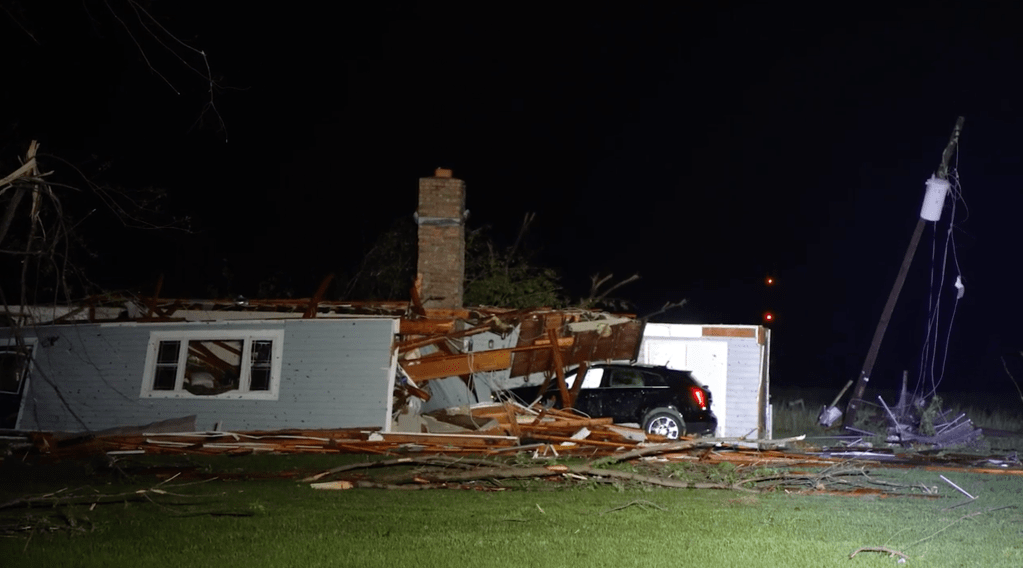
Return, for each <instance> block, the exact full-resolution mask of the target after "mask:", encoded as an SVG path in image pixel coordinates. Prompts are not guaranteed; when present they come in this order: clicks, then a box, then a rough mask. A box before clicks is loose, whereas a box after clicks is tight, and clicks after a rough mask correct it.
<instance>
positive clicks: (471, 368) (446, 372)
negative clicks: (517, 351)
mask: <svg viewBox="0 0 1023 568" xmlns="http://www.w3.org/2000/svg"><path fill="white" fill-rule="evenodd" d="M401 367H402V368H403V369H405V372H406V373H408V376H409V378H411V379H412V380H413V381H415V382H416V383H417V384H418V383H421V382H423V381H429V380H433V379H441V378H444V377H457V376H459V375H468V374H470V373H476V372H479V371H499V370H501V369H507V368H509V367H511V349H495V350H493V351H479V352H477V353H465V354H461V355H447V356H441V357H427V358H423V359H411V360H407V361H403V362H402V363H401Z"/></svg>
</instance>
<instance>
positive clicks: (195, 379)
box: [185, 339, 243, 395]
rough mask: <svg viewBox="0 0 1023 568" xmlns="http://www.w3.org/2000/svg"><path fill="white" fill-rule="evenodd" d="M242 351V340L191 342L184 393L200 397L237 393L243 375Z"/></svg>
mask: <svg viewBox="0 0 1023 568" xmlns="http://www.w3.org/2000/svg"><path fill="white" fill-rule="evenodd" d="M242 347H243V342H242V340H240V339H210V340H203V341H189V342H188V359H187V362H186V364H185V390H187V391H188V392H190V393H192V394H197V395H214V394H220V393H223V392H227V391H232V390H237V389H238V380H239V379H240V378H241V374H242Z"/></svg>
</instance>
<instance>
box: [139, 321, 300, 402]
mask: <svg viewBox="0 0 1023 568" xmlns="http://www.w3.org/2000/svg"><path fill="white" fill-rule="evenodd" d="M283 344H284V336H283V332H280V331H277V332H273V331H270V332H244V333H241V334H239V333H230V332H201V333H200V332H184V333H178V334H172V333H166V332H153V333H152V334H151V335H150V339H149V354H148V356H147V360H146V374H145V377H144V379H143V385H142V396H144V397H165V398H192V397H217V398H246V399H249V398H256V399H260V398H263V399H276V398H277V387H278V384H279V382H280V370H281V351H282V349H283Z"/></svg>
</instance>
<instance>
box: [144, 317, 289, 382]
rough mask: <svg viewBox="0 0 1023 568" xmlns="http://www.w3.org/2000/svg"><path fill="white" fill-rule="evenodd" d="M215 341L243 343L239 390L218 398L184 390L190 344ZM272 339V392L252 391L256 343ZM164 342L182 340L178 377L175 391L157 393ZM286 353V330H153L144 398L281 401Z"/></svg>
mask: <svg viewBox="0 0 1023 568" xmlns="http://www.w3.org/2000/svg"><path fill="white" fill-rule="evenodd" d="M212 339H224V340H229V341H230V340H236V341H242V342H243V345H242V355H241V365H242V373H241V374H242V376H241V377H240V384H239V385H238V389H237V390H232V391H227V392H222V393H220V394H215V395H198V394H192V393H190V392H188V391H187V390H185V389H184V380H185V362H186V360H187V357H188V342H189V341H205V340H212ZM258 340H270V341H272V342H273V354H272V356H271V360H270V390H265V391H250V390H248V389H249V381H250V380H251V378H252V373H251V369H250V366H251V365H252V342H253V341H258ZM161 341H180V342H181V349H180V350H179V351H178V365H177V369H178V372H177V378H176V379H175V382H174V390H155V389H153V381H154V377H155V375H156V360H157V355H158V352H159V350H160V342H161ZM283 354H284V330H230V329H225V330H220V331H211V330H201V331H152V332H150V333H149V347H148V349H147V351H146V368H145V372H144V373H143V376H142V391H141V392H140V393H139V396H140V397H141V398H177V399H189V400H238V399H241V400H277V398H278V396H279V394H280V385H281V361H282V360H283Z"/></svg>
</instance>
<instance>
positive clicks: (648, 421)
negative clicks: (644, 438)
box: [643, 408, 686, 440]
mask: <svg viewBox="0 0 1023 568" xmlns="http://www.w3.org/2000/svg"><path fill="white" fill-rule="evenodd" d="M643 430H644V431H645V432H646V433H648V434H657V435H659V436H664V437H665V438H669V439H671V440H677V439H679V438H680V437H682V436H685V435H686V421H685V420H683V419H682V415H681V414H679V413H678V412H675V411H674V410H672V409H670V408H655V409H653V410H651V411H650V412H648V413H647V415H646V418H645V419H644V420H643Z"/></svg>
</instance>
